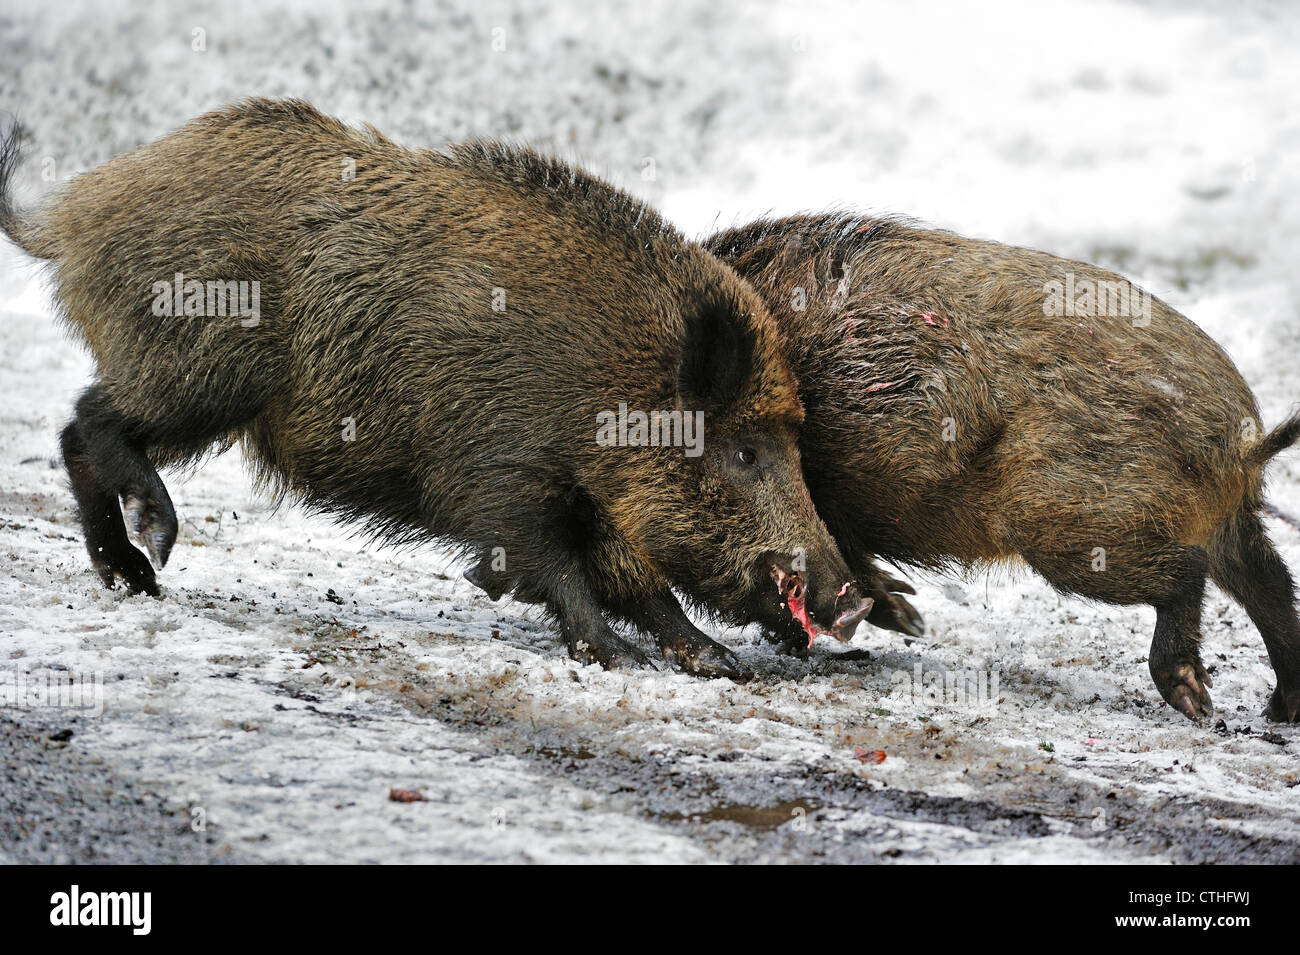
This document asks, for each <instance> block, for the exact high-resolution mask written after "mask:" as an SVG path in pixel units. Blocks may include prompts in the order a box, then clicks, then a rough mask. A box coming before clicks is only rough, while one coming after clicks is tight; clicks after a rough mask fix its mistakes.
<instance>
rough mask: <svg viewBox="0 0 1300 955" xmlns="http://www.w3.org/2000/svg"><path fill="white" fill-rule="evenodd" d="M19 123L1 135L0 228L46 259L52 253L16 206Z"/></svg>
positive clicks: (15, 243)
mask: <svg viewBox="0 0 1300 955" xmlns="http://www.w3.org/2000/svg"><path fill="white" fill-rule="evenodd" d="M19 143H20V137H19V132H18V124H17V123H11V124H10V126H9V129H8V130H7V131H6V132H5V133H4V134H3V138H0V231H3V232H4V234H5V235H7V236H9V239H10V240H11V241H12V242H13V243H14V245H16V246H18V247H19V248H20V249H22V250H23V251H24V252H26V253H27V254H28V255H31V256H35V257H36V258H38V259H47V258H49V257H50V253H49V252H48V251H47V250H45V249H43V248H41V247H40V245H39V244H38V242H37V236H36V232H35V229H34V228H33V227H32V225H31V223H30V222H29V221H28V220H27V218H26V217H25V216H24V215H23V214H22V213H21V212H19V211H18V209H17V207H16V206H14V198H13V175H14V170H16V169H17V168H18V156H19V153H20V152H21V146H20V145H19Z"/></svg>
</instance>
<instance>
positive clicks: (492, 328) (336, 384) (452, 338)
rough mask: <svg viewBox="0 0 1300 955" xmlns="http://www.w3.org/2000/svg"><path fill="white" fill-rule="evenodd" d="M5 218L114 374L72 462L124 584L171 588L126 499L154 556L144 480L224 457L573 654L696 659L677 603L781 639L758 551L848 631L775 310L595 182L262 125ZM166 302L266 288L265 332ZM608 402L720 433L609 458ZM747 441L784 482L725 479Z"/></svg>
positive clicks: (515, 161)
mask: <svg viewBox="0 0 1300 955" xmlns="http://www.w3.org/2000/svg"><path fill="white" fill-rule="evenodd" d="M15 148H16V147H15V145H14V143H13V142H12V141H11V142H9V143H7V144H6V146H5V147H4V151H3V152H0V160H2V161H0V173H3V174H5V175H8V174H9V173H10V172H11V171H12V168H13V163H14V161H15V158H16V153H15ZM6 195H7V194H6ZM4 201H5V203H6V204H5V205H0V210H2V211H3V214H4V216H5V218H4V224H5V226H6V228H10V227H11V226H12V227H13V228H12V232H13V234H14V237H15V238H16V240H17V241H19V242H20V243H21V244H22V245H23V247H24V248H26V249H27V250H28V251H30V252H32V254H34V255H37V256H40V257H43V258H45V259H47V260H49V261H50V263H51V266H52V270H53V277H54V286H55V289H56V301H57V303H58V307H59V312H60V315H61V317H62V318H63V320H64V321H65V322H66V324H67V325H68V326H69V327H70V328H71V329H72V331H73V332H74V333H75V334H77V335H78V336H79V337H80V338H82V339H83V340H84V341H85V342H86V343H87V344H88V346H89V347H90V350H91V352H92V354H93V355H94V357H95V360H96V363H97V369H98V372H97V380H96V383H95V385H94V386H93V387H92V388H91V389H90V391H88V392H87V394H86V395H85V396H83V399H82V401H81V402H80V403H79V405H78V412H77V417H76V418H75V419H74V421H73V423H72V425H70V426H69V429H67V431H66V432H65V435H64V448H65V459H67V460H68V461H69V469H70V471H71V472H72V473H73V478H74V485H75V486H76V487H77V488H78V494H79V505H80V506H81V508H82V512H83V520H84V521H85V523H86V526H87V528H88V535H89V536H88V545H89V546H91V548H92V558H93V559H95V560H97V561H98V562H97V563H96V568H97V570H99V571H100V573H101V576H104V577H105V579H106V581H107V582H111V581H112V580H113V578H114V576H115V575H118V576H125V577H126V578H127V580H128V583H130V584H131V585H132V586H134V587H137V588H139V589H148V590H151V591H152V590H155V589H156V585H155V584H154V582H153V574H152V571H150V570H149V569H148V567H147V566H144V567H141V566H139V564H140V560H139V558H140V555H139V554H138V553H134V554H133V553H132V552H131V548H130V547H129V545H128V544H127V543H126V542H125V538H124V537H123V535H122V530H121V528H120V527H115V526H114V519H115V518H114V513H115V512H114V510H113V505H112V504H111V503H110V502H111V499H112V498H113V497H114V496H122V497H123V498H133V499H134V500H135V501H136V504H135V510H134V511H130V514H131V515H132V517H133V519H135V520H138V521H143V523H144V525H146V526H147V527H157V528H159V530H158V531H157V532H158V533H159V534H160V535H161V536H159V538H158V540H159V541H160V542H163V543H165V538H166V537H167V527H166V521H164V520H162V518H160V517H159V515H160V514H162V515H165V514H166V513H167V512H168V511H169V510H170V503H169V502H166V503H165V505H164V498H165V496H166V492H165V489H164V488H163V487H162V484H161V481H160V480H159V479H158V477H157V474H156V471H155V470H154V468H155V466H161V465H163V464H184V463H187V462H194V461H195V460H197V459H198V458H199V457H201V456H202V455H203V454H205V453H206V452H207V451H208V450H209V449H211V448H213V447H214V446H217V447H221V446H226V445H228V444H230V443H233V442H236V441H238V442H241V443H242V445H243V447H244V450H245V452H246V455H247V457H248V459H249V460H250V462H251V463H252V465H253V468H254V471H255V474H256V476H257V478H258V480H259V482H260V483H261V484H262V485H264V486H266V487H267V488H269V489H270V490H271V491H272V492H273V493H275V494H278V495H282V496H288V497H290V498H292V499H294V500H297V501H301V502H302V503H303V504H305V505H307V506H308V507H310V508H313V509H315V510H318V511H323V512H327V513H330V514H333V515H337V516H339V517H341V518H343V519H345V520H347V521H349V522H352V523H354V524H356V525H358V526H360V527H362V528H363V529H364V530H365V531H366V532H367V533H368V534H369V535H371V536H372V537H374V538H375V539H378V540H381V541H386V542H390V543H395V544H408V545H409V544H416V543H423V542H428V541H434V540H436V541H446V542H450V543H451V544H453V545H454V546H458V547H460V548H462V549H464V550H466V551H472V552H474V553H481V552H491V551H492V549H493V548H496V547H501V548H504V550H505V553H506V554H507V555H508V560H509V561H510V562H511V567H512V573H513V574H514V576H515V579H517V580H518V581H519V582H520V585H521V586H523V587H525V588H527V589H528V590H529V592H530V593H535V594H539V595H541V597H542V599H545V600H546V601H547V603H548V606H549V607H550V608H551V609H552V611H553V612H555V613H556V615H557V617H559V618H561V620H562V625H563V626H565V627H566V631H567V636H568V637H570V638H571V643H572V644H574V645H577V644H583V645H591V644H592V643H593V642H594V643H600V641H601V640H603V639H605V637H603V636H602V634H603V633H604V632H605V631H603V630H601V629H600V626H599V625H598V624H597V623H596V622H595V621H596V620H597V616H598V614H597V611H596V610H593V609H592V607H593V606H596V607H598V608H599V612H601V613H609V614H613V615H615V616H622V617H624V618H628V619H632V620H633V621H634V622H639V623H645V622H646V620H647V616H646V611H645V608H646V607H647V606H651V605H653V606H655V607H656V608H658V609H657V610H656V613H659V614H660V616H661V617H662V616H665V615H666V616H669V617H672V619H673V621H674V623H673V624H672V625H673V626H675V627H678V631H677V632H678V633H679V635H680V633H684V632H686V631H685V630H684V629H683V628H684V627H685V626H689V624H688V622H685V617H684V615H681V614H680V608H677V605H676V601H675V600H673V598H672V595H671V592H670V590H669V587H670V585H671V586H673V587H677V588H678V589H680V590H681V591H683V592H685V593H687V594H689V595H690V598H691V599H693V600H697V601H699V602H701V603H702V604H703V605H706V606H708V607H709V608H710V609H711V610H712V611H714V612H716V613H719V614H721V615H723V616H725V617H726V618H728V619H731V620H735V621H746V620H754V619H758V618H759V616H760V615H761V614H768V615H769V616H771V615H776V614H778V613H779V612H780V610H779V608H780V600H779V595H777V594H776V592H775V589H774V588H773V587H772V586H771V583H770V581H769V580H768V579H766V577H765V576H764V575H760V574H759V573H757V567H758V563H759V561H760V559H761V558H763V557H764V555H766V554H768V553H783V554H789V553H793V552H796V551H804V552H807V553H808V554H809V555H810V558H809V559H810V562H812V567H811V568H810V572H809V577H810V578H813V577H816V578H818V580H817V583H816V584H812V583H811V582H810V588H811V589H810V593H812V594H814V595H815V596H816V597H817V598H818V599H817V601H816V602H815V603H814V602H812V601H810V606H815V610H816V613H817V614H819V615H821V616H822V617H833V609H834V607H833V605H834V603H835V599H834V594H835V592H836V591H837V590H838V589H839V588H840V586H841V584H842V583H843V581H844V580H846V579H847V568H846V567H845V565H844V562H843V559H842V558H841V557H840V555H839V553H838V551H836V550H835V547H834V544H833V542H831V540H830V537H829V535H828V534H827V533H826V530H825V527H824V526H823V525H822V524H821V522H820V521H819V520H818V519H817V517H816V514H815V512H814V511H813V508H812V504H811V501H810V500H809V498H808V494H807V489H806V487H805V485H804V483H803V480H802V477H801V475H800V473H799V466H798V453H797V445H796V429H797V427H798V424H799V421H800V420H801V418H802V414H803V411H802V407H801V406H800V403H799V400H798V395H797V383H796V382H795V380H794V378H793V376H792V375H791V374H790V371H789V368H788V366H787V364H786V362H785V360H784V358H783V357H782V356H781V353H780V347H779V339H778V336H777V332H776V329H775V326H774V325H773V323H772V321H771V318H770V316H768V314H767V311H766V309H765V307H764V306H763V304H762V301H761V300H760V299H759V298H758V297H757V296H756V295H755V294H754V292H753V290H752V289H751V288H750V287H749V286H748V285H747V284H746V283H745V282H743V281H742V280H740V279H739V278H738V277H737V276H736V275H735V273H734V272H732V271H731V270H730V269H729V268H727V267H726V266H724V265H722V264H721V263H720V262H719V261H718V260H717V259H715V258H713V257H712V256H709V255H707V254H706V253H705V252H704V251H703V250H702V249H701V248H700V247H699V246H698V245H696V244H694V243H691V242H688V241H686V240H685V239H684V238H683V237H682V236H681V235H680V234H679V233H678V232H676V231H675V230H674V229H672V228H671V227H669V226H668V225H667V224H666V223H665V222H664V221H663V220H662V219H661V217H660V216H659V215H658V214H657V213H655V212H654V211H653V210H652V209H649V208H648V207H646V206H645V205H644V203H641V202H639V201H638V200H635V199H634V198H632V197H631V196H629V195H628V194H627V193H625V192H622V191H621V190H618V189H615V188H614V187H612V186H609V185H607V184H605V183H603V182H601V181H600V180H598V179H596V178H595V177H593V176H591V175H589V174H588V173H586V172H584V171H582V170H580V169H577V168H574V167H571V166H569V165H566V164H565V163H562V162H560V161H558V160H554V159H548V158H545V157H543V156H540V155H538V154H536V153H534V152H532V151H531V150H528V149H524V148H519V147H511V146H506V145H503V144H498V143H490V142H479V143H470V144H467V145H461V146H455V147H451V148H450V149H448V150H446V151H443V152H438V151H433V150H427V149H408V148H405V147H402V146H398V145H396V144H394V143H392V142H391V141H389V140H388V139H386V138H385V137H384V136H382V135H381V134H379V133H378V132H377V131H375V130H373V129H369V128H367V129H365V130H357V129H353V128H351V127H349V126H346V125H344V124H343V123H340V122H339V121H337V120H335V119H331V118H329V117H327V116H324V115H322V114H321V113H319V112H317V111H316V110H315V109H313V108H312V107H311V106H309V105H308V104H306V103H302V102H298V101H294V100H284V101H269V100H249V101H247V102H244V103H240V104H237V105H234V106H230V107H226V108H224V109H220V110H217V111H215V112H212V113H209V114H207V115H205V116H202V117H199V118H198V119H196V120H194V121H192V122H190V123H188V124H187V125H185V126H184V127H182V128H181V129H179V130H177V131H176V132H174V133H172V134H171V135H168V136H166V137H164V138H162V139H160V140H158V141H156V142H154V143H151V144H149V145H147V146H144V147H142V148H141V149H139V150H137V151H135V152H133V153H130V154H127V155H124V156H120V157H118V158H116V159H114V160H112V161H110V162H108V163H105V164H104V165H102V166H100V167H98V168H97V169H95V170H93V171H91V172H89V173H86V174H85V175H83V176H80V177H78V178H77V179H75V180H73V181H72V182H70V183H68V184H66V185H65V186H64V187H63V188H61V189H60V190H59V191H58V192H57V193H56V194H55V196H54V197H53V198H52V199H51V200H50V201H48V202H47V203H46V205H45V206H44V207H43V208H42V209H41V210H40V211H39V212H38V213H37V214H36V215H33V216H31V217H30V218H28V219H22V218H21V217H19V216H18V214H17V213H16V212H15V211H14V210H13V209H12V207H11V206H10V205H8V204H7V202H8V200H7V199H5V200H4ZM20 223H21V228H19V224H20ZM177 273H180V274H182V275H183V277H184V279H186V280H192V281H197V282H200V283H205V282H208V281H212V282H218V281H248V282H252V281H256V282H258V283H259V287H260V297H261V300H260V320H259V321H257V322H256V323H255V324H249V325H245V324H241V319H240V316H226V317H210V316H209V317H203V316H186V317H169V316H160V315H158V314H155V311H154V304H155V301H154V300H155V296H156V292H155V291H154V284H155V283H158V282H164V283H165V282H168V281H171V280H172V279H173V276H174V275H176V274H177ZM621 403H626V404H627V406H628V407H629V408H632V409H638V410H642V411H646V412H649V411H656V410H660V411H671V410H673V409H674V408H680V409H682V410H685V411H687V412H694V411H701V412H703V413H704V414H705V416H706V429H707V443H706V450H707V453H706V454H704V455H703V456H701V457H699V458H688V457H686V456H685V455H684V453H683V449H682V448H680V447H668V448H658V447H650V448H639V447H632V448H626V447H620V448H602V447H599V446H598V445H597V443H596V440H595V435H596V429H597V415H598V414H599V413H602V412H607V411H612V410H614V409H617V408H618V407H619V405H620V404H621ZM349 422H355V440H346V439H345V438H344V432H345V429H346V428H348V427H350V425H349ZM740 442H745V443H750V444H754V445H755V446H759V447H761V448H764V449H766V451H767V452H768V453H770V454H771V456H772V458H773V461H774V464H773V465H772V468H771V471H770V473H771V476H772V480H770V481H764V482H754V483H752V485H744V486H742V485H741V484H740V483H737V481H735V480H733V479H731V478H728V477H727V474H728V473H729V472H728V471H727V468H728V467H729V466H730V465H729V464H728V462H729V460H730V459H729V458H728V456H727V449H728V448H729V447H731V446H733V445H736V444H738V443H740ZM118 478H120V480H121V482H126V483H122V484H121V486H118V484H114V483H113V482H114V481H117V480H118ZM87 515H89V516H87ZM117 520H119V522H120V516H119V517H118V518H117ZM96 535H99V536H98V537H97V536H96ZM104 535H107V537H104ZM146 537H147V535H146ZM101 538H103V539H102V540H101ZM105 541H107V543H105ZM159 546H162V545H161V544H160V545H159ZM166 546H170V544H167V545H166ZM164 550H165V548H164ZM105 555H108V556H105ZM162 556H163V559H165V552H164V553H163V555H162ZM119 565H121V566H119ZM123 567H126V571H124V570H123ZM832 578H833V579H832ZM760 592H761V597H760ZM826 594H830V595H831V596H830V597H829V598H828V597H826ZM670 603H671V607H672V608H677V609H676V611H675V613H676V615H677V616H673V610H671V609H666V608H669V604H670ZM565 608H568V609H567V610H566V609H565ZM756 608H757V609H756ZM787 616H788V615H787ZM565 620H567V621H568V622H567V623H565V622H564V621H565ZM657 625H658V624H656V626H657ZM578 633H581V634H584V636H582V637H581V639H579V638H578V637H577V636H574V634H578ZM696 633H698V632H696ZM686 639H687V640H688V642H689V641H692V640H696V639H697V637H696V636H695V635H688V637H687V638H686ZM698 639H699V640H704V641H705V642H706V643H711V641H707V640H706V638H704V637H703V635H702V634H698ZM611 645H612V644H611ZM713 646H714V647H716V644H715V645H713ZM717 649H718V650H721V648H717ZM675 652H676V651H675ZM601 659H602V660H604V659H605V658H603V657H602V658H601Z"/></svg>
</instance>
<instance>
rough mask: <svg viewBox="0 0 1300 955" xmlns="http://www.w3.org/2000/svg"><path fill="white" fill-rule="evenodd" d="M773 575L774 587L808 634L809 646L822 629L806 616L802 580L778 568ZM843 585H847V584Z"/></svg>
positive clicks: (791, 614) (806, 609)
mask: <svg viewBox="0 0 1300 955" xmlns="http://www.w3.org/2000/svg"><path fill="white" fill-rule="evenodd" d="M774 576H775V577H776V589H777V591H778V592H780V594H781V596H782V597H784V598H785V605H786V607H787V608H788V609H789V611H790V616H792V617H794V619H795V620H797V621H798V622H799V625H800V626H801V627H803V629H804V633H806V634H808V646H810V647H811V646H812V645H813V640H815V639H816V638H817V635H818V634H819V633H821V632H822V631H820V630H818V629H817V626H816V625H815V624H814V623H813V622H812V620H811V618H809V616H808V607H807V606H806V605H805V604H804V600H805V599H806V598H805V596H804V588H803V581H801V580H800V579H799V575H798V574H786V573H785V572H784V571H782V570H780V569H778V570H777V571H776V573H775V575H774ZM844 586H845V587H847V586H848V584H845V585H844Z"/></svg>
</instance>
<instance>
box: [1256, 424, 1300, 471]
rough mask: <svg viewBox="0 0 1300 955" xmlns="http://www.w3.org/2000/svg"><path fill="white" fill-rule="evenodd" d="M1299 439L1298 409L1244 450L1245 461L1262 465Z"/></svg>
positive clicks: (1258, 465)
mask: <svg viewBox="0 0 1300 955" xmlns="http://www.w3.org/2000/svg"><path fill="white" fill-rule="evenodd" d="M1297 440H1300V411H1297V412H1295V413H1294V414H1292V415H1291V417H1289V418H1287V419H1286V420H1285V421H1283V422H1282V423H1281V424H1280V425H1278V426H1277V427H1276V428H1274V429H1273V430H1272V431H1270V432H1269V433H1268V434H1266V435H1264V439H1263V440H1262V441H1260V442H1259V443H1257V444H1256V445H1254V446H1253V447H1252V448H1251V449H1250V450H1249V451H1247V452H1246V463H1247V464H1250V465H1252V466H1254V467H1263V466H1264V465H1265V464H1267V463H1268V462H1269V460H1270V459H1271V458H1272V457H1273V455H1275V454H1277V453H1278V452H1279V451H1285V450H1286V449H1287V448H1289V447H1291V445H1293V444H1295V443H1296V441H1297Z"/></svg>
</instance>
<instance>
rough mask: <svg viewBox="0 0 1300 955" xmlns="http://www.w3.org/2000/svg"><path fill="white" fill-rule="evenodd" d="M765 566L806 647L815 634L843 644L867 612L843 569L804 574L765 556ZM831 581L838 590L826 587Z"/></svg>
mask: <svg viewBox="0 0 1300 955" xmlns="http://www.w3.org/2000/svg"><path fill="white" fill-rule="evenodd" d="M766 564H767V568H768V573H769V575H770V576H771V578H772V582H773V583H774V584H775V586H776V591H777V594H778V596H779V597H780V600H781V602H782V605H783V606H784V608H785V609H786V610H787V612H789V614H790V616H791V617H793V618H794V620H795V622H797V623H798V624H799V625H800V626H801V627H803V629H804V632H805V633H807V634H808V643H809V645H810V646H811V645H812V641H813V639H814V638H815V637H816V636H818V635H819V634H828V635H830V636H833V637H835V638H836V639H838V640H841V641H845V642H847V641H848V640H850V639H852V637H853V633H854V631H856V630H857V628H858V624H859V623H861V622H862V621H863V620H865V619H866V618H867V614H869V613H870V612H871V608H872V605H873V601H872V599H871V598H870V597H865V596H863V594H862V592H861V591H860V590H859V589H858V585H857V584H856V583H854V582H853V581H851V580H848V579H847V577H848V571H847V569H844V568H840V570H841V571H842V572H841V573H838V574H837V573H834V572H832V571H831V570H830V569H828V570H827V571H826V572H824V573H821V574H817V573H811V572H809V573H805V572H801V571H799V570H796V569H794V562H793V561H792V560H790V559H788V558H784V557H781V556H776V555H769V556H768V557H767V558H766ZM833 580H839V581H840V583H839V584H838V586H834V585H832V584H830V581H833Z"/></svg>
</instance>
